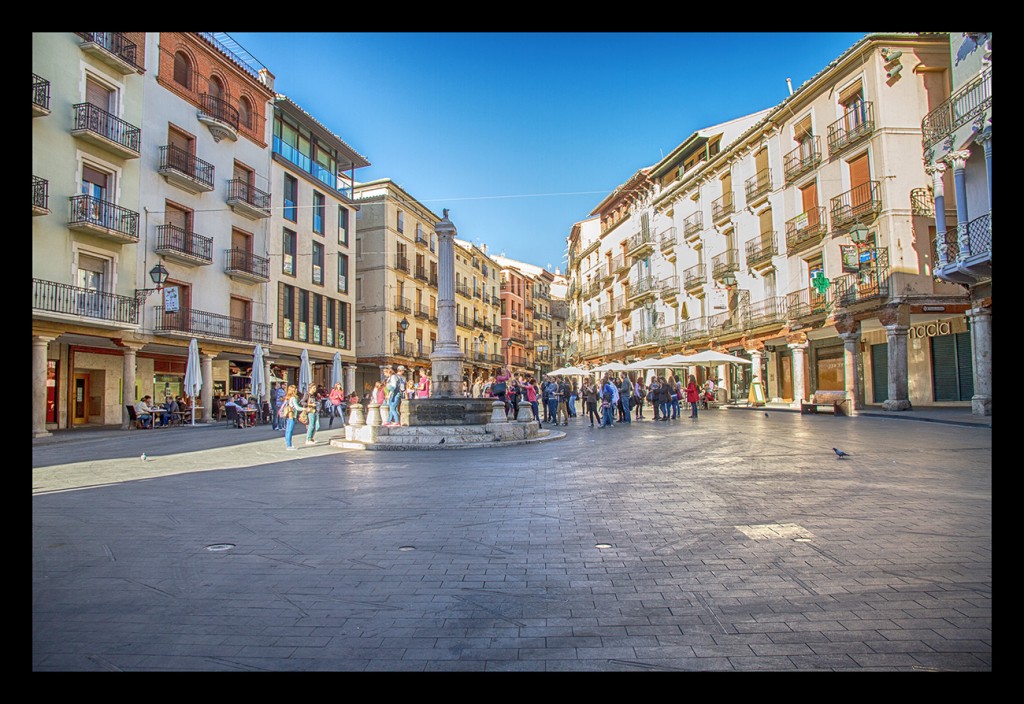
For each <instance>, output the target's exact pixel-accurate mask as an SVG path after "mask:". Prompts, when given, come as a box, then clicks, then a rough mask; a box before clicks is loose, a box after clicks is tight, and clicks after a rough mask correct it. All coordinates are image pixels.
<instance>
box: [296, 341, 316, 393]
mask: <svg viewBox="0 0 1024 704" xmlns="http://www.w3.org/2000/svg"><path fill="white" fill-rule="evenodd" d="M312 382H313V371H312V370H311V369H310V368H309V352H307V351H306V350H302V358H301V359H300V360H299V393H300V394H303V393H306V387H308V386H309V385H310V384H311V383H312Z"/></svg>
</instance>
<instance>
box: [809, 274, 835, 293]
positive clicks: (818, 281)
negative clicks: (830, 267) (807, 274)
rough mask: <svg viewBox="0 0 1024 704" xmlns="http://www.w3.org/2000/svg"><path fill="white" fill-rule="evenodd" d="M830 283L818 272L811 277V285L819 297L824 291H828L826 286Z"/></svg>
mask: <svg viewBox="0 0 1024 704" xmlns="http://www.w3.org/2000/svg"><path fill="white" fill-rule="evenodd" d="M830 283H832V282H831V281H829V280H828V279H826V278H825V275H824V274H823V273H822V272H820V271H819V272H817V273H816V274H815V275H814V276H813V277H811V285H812V286H814V288H815V290H816V291H817V292H818V295H819V296H824V295H825V291H826V290H828V285H829V284H830Z"/></svg>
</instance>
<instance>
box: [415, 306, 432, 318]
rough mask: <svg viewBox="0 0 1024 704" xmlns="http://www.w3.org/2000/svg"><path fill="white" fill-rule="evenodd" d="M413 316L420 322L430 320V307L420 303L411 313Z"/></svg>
mask: <svg viewBox="0 0 1024 704" xmlns="http://www.w3.org/2000/svg"><path fill="white" fill-rule="evenodd" d="M413 315H415V316H416V317H417V318H421V319H422V320H430V307H429V306H427V305H426V304H425V303H420V304H419V305H417V306H416V308H415V310H414V311H413Z"/></svg>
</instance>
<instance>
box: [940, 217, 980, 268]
mask: <svg viewBox="0 0 1024 704" xmlns="http://www.w3.org/2000/svg"><path fill="white" fill-rule="evenodd" d="M965 240H966V243H967V247H966V249H965V248H964V247H963V246H962V245H961V243H962V242H964V241H965ZM991 253H992V214H991V213H988V214H986V215H982V216H981V217H978V218H975V219H974V220H971V221H970V222H967V223H957V226H956V229H955V230H947V231H946V261H947V262H955V261H958V260H963V259H968V258H970V257H978V256H981V255H984V254H991ZM936 262H938V256H936Z"/></svg>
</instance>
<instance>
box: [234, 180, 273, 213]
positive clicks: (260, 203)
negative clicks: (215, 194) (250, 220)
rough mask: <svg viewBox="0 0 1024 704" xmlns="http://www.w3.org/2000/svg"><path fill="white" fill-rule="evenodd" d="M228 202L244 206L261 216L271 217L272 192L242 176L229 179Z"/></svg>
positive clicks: (247, 210) (248, 210)
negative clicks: (263, 189) (257, 186)
mask: <svg viewBox="0 0 1024 704" xmlns="http://www.w3.org/2000/svg"><path fill="white" fill-rule="evenodd" d="M227 203H228V205H232V206H242V207H243V208H245V210H246V212H251V213H253V214H255V215H257V216H259V217H270V194H269V193H267V192H266V191H261V190H260V189H259V188H256V186H253V185H252V184H250V183H249V182H248V181H245V180H243V179H240V178H233V179H230V180H229V181H228V197H227Z"/></svg>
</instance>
